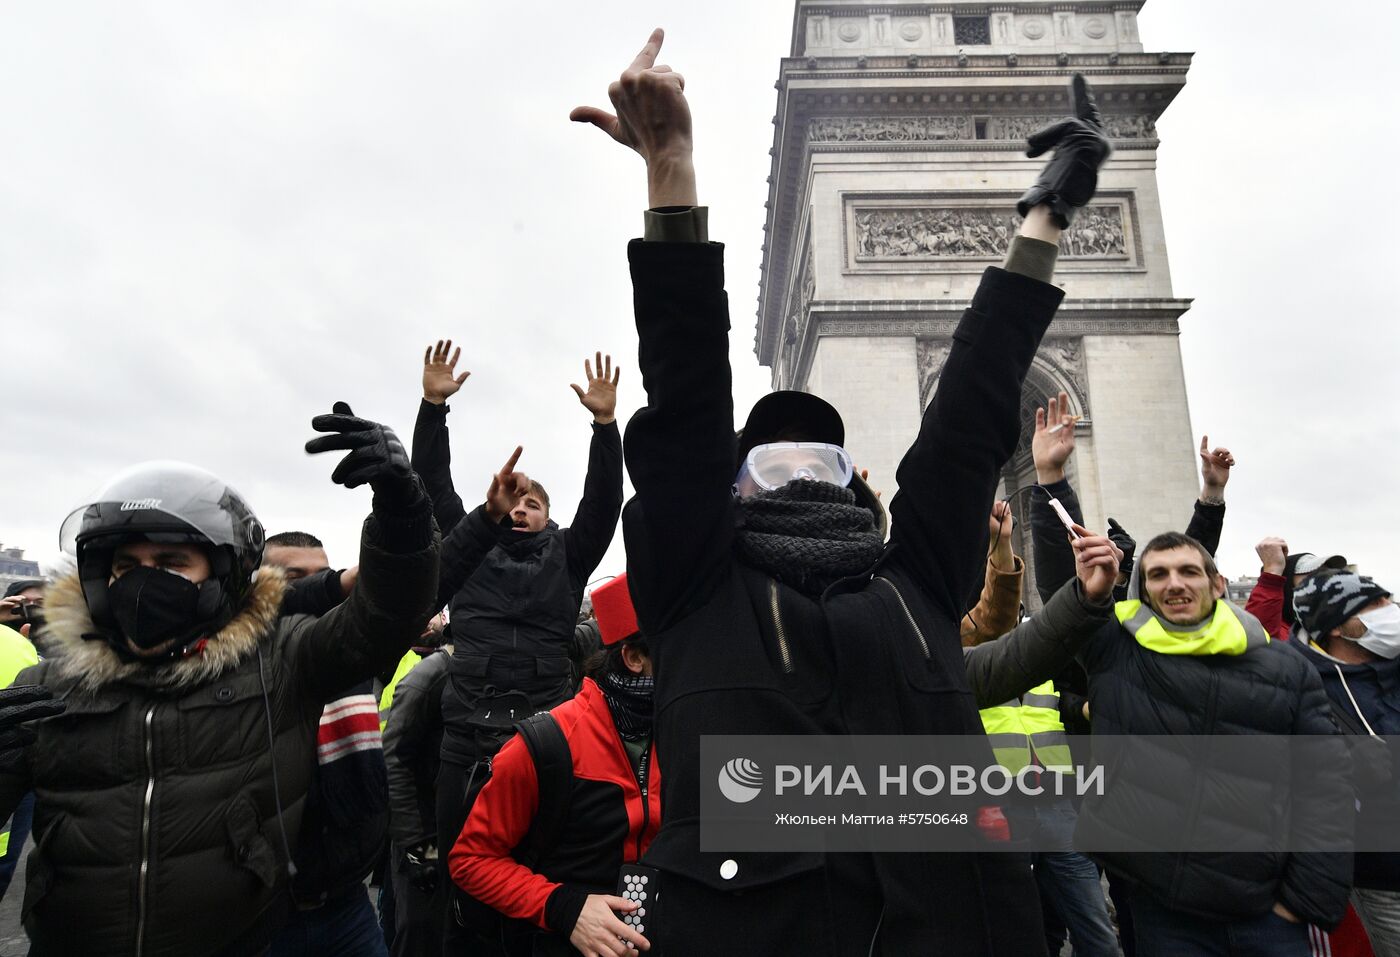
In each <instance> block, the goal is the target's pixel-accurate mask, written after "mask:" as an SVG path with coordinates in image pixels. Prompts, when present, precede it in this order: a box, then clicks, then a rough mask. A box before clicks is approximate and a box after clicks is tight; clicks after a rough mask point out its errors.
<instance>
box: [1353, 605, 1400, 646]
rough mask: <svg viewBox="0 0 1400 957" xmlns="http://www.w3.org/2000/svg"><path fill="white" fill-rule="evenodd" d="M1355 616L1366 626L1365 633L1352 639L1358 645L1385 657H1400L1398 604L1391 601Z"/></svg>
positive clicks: (1399, 614) (1399, 606)
mask: <svg viewBox="0 0 1400 957" xmlns="http://www.w3.org/2000/svg"><path fill="white" fill-rule="evenodd" d="M1356 617H1357V618H1359V619H1361V623H1362V624H1363V625H1365V626H1366V634H1364V635H1362V636H1361V637H1360V638H1356V639H1353V640H1354V641H1355V642H1356V643H1357V644H1358V645H1360V646H1361V647H1362V648H1365V649H1366V650H1367V651H1370V652H1373V653H1375V654H1378V655H1380V656H1381V657H1382V658H1385V659H1394V658H1400V605H1397V604H1395V603H1394V602H1392V603H1391V604H1389V605H1382V606H1381V607H1379V608H1372V609H1371V610H1370V611H1363V612H1361V613H1360V614H1359V615H1357V616H1356Z"/></svg>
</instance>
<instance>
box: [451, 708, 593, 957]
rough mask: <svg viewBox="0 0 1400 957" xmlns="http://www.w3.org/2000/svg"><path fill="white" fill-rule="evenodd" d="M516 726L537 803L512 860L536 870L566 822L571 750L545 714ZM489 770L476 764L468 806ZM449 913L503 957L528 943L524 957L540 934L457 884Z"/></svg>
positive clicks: (570, 793)
mask: <svg viewBox="0 0 1400 957" xmlns="http://www.w3.org/2000/svg"><path fill="white" fill-rule="evenodd" d="M515 728H516V730H517V731H519V733H520V736H521V737H522V738H523V739H524V740H525V747H526V749H527V750H528V751H529V752H530V757H531V758H533V759H534V762H535V779H536V781H537V782H538V787H539V796H540V800H539V807H538V808H537V809H536V811H535V819H534V820H533V821H532V822H530V829H529V830H528V831H526V832H525V836H524V837H523V838H522V839H521V841H520V843H519V844H518V845H517V846H516V848H515V850H514V851H512V852H511V856H512V857H514V858H515V859H516V860H517V861H518V862H520V863H521V864H523V865H524V866H525V867H528V868H530V869H531V870H534V869H535V867H536V866H537V865H538V864H539V862H540V861H541V860H542V859H543V858H544V857H545V856H546V855H547V854H548V853H549V852H550V851H552V850H553V849H554V847H555V846H556V845H557V844H558V843H559V837H560V835H561V834H562V833H563V831H564V824H565V822H566V821H567V820H568V819H569V805H570V803H571V801H572V799H573V787H574V761H573V752H571V751H570V750H569V741H568V739H567V738H565V737H564V732H563V731H562V730H560V728H559V722H557V721H555V720H554V715H552V714H550V713H549V712H548V711H541V712H540V713H539V714H533V715H531V716H530V717H528V718H526V719H525V720H523V721H519V722H516V724H515ZM482 767H485V768H486V769H487V770H486V773H484V774H483V773H481V769H482ZM489 768H490V764H489V763H486V762H482V763H481V764H479V765H478V767H477V771H476V777H475V779H474V780H473V785H472V788H471V793H470V795H469V802H470V803H471V804H474V803H475V802H476V795H477V794H478V793H480V790H481V788H482V787H484V786H485V785H486V782H487V781H489V780H490V779H491V774H490V770H489ZM468 814H470V811H469V812H468ZM452 914H453V917H454V919H455V920H456V921H457V923H458V924H459V925H460V926H462V927H464V928H466V929H467V930H469V931H471V932H472V933H474V934H475V935H477V936H478V937H480V938H482V940H483V942H490V943H493V944H494V943H498V944H499V945H500V946H501V947H502V948H503V949H504V950H505V952H506V953H515V952H518V951H519V950H520V948H521V946H522V944H525V945H527V949H526V951H525V952H526V953H528V952H529V950H528V941H529V940H530V939H531V938H533V937H534V936H535V935H537V934H538V933H539V928H538V927H536V926H535V925H534V924H531V923H529V922H528V921H522V920H510V919H507V918H505V917H503V916H501V914H500V912H499V911H497V910H495V909H494V908H491V907H488V906H486V905H485V904H483V903H481V902H480V901H478V900H477V899H476V898H474V897H471V896H469V895H467V894H465V893H463V891H462V889H461V888H459V887H457V886H456V885H455V884H454V885H453V886H452Z"/></svg>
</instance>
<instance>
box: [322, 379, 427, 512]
mask: <svg viewBox="0 0 1400 957" xmlns="http://www.w3.org/2000/svg"><path fill="white" fill-rule="evenodd" d="M311 427H312V428H313V429H315V430H316V431H317V432H330V433H333V434H331V435H323V436H321V437H320V438H315V439H312V440H311V441H309V442H307V443H306V451H307V452H308V453H310V454H311V455H317V454H319V453H321V452H336V451H345V450H348V451H349V453H350V454H348V455H346V456H345V458H343V459H341V460H340V464H338V465H337V466H336V467H335V471H333V472H331V481H332V482H335V483H336V484H337V485H344V486H345V487H346V488H358V487H359V486H361V485H364V484H365V483H369V486H370V488H372V489H374V494H375V497H376V498H378V499H383V501H384V502H385V503H386V504H388V505H389V506H390V507H404V506H407V505H409V504H411V503H413V502H414V501H415V500H416V499H417V498H418V496H419V495H421V494H422V490H421V487H420V485H419V482H418V476H417V475H415V474H414V472H413V466H412V465H411V464H410V463H409V460H408V452H407V451H405V450H404V447H403V443H402V442H400V441H399V437H398V436H397V435H395V434H394V430H393V429H391V428H389V427H388V426H386V425H380V424H379V423H378V422H371V421H370V420H368V419H361V418H358V417H356V415H355V414H354V413H353V412H351V411H350V406H349V405H348V404H347V403H344V402H337V403H336V404H335V405H334V406H332V407H331V414H330V415H318V416H316V417H315V418H314V419H312V420H311Z"/></svg>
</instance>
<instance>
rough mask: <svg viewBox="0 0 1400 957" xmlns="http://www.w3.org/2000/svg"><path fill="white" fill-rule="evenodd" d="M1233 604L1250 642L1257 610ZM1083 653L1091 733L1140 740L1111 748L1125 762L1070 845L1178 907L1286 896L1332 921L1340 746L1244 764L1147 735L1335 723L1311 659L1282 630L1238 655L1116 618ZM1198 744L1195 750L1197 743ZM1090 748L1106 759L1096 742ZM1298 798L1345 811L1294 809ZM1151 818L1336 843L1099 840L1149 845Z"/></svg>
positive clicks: (1252, 904) (1087, 805)
mask: <svg viewBox="0 0 1400 957" xmlns="http://www.w3.org/2000/svg"><path fill="white" fill-rule="evenodd" d="M1134 585H1136V579H1135V582H1134ZM1136 593H1137V592H1136V588H1135V587H1134V589H1133V594H1136ZM1221 604H1222V605H1223V604H1224V603H1221ZM1217 607H1218V608H1219V606H1217ZM1230 608H1231V609H1233V612H1234V614H1236V615H1237V616H1239V617H1240V619H1241V620H1242V621H1245V622H1246V625H1247V626H1248V627H1249V628H1250V629H1251V631H1252V632H1253V633H1254V634H1255V636H1256V638H1255V640H1256V641H1259V642H1263V641H1265V640H1266V637H1267V636H1266V635H1265V633H1264V630H1263V626H1262V625H1260V624H1259V623H1258V622H1257V621H1255V620H1254V619H1253V617H1252V616H1250V615H1249V614H1248V613H1247V612H1245V611H1244V610H1243V609H1240V608H1236V607H1235V606H1230ZM1224 613H1226V612H1225V611H1223V610H1217V612H1216V614H1224ZM1081 660H1082V661H1083V663H1084V666H1085V668H1086V669H1087V670H1088V672H1089V711H1090V715H1091V716H1092V719H1093V737H1094V740H1095V742H1096V743H1097V742H1098V741H1100V739H1101V736H1105V735H1135V736H1138V738H1137V739H1136V741H1135V744H1134V746H1133V747H1132V748H1123V749H1119V750H1116V751H1115V752H1114V753H1115V754H1116V755H1118V756H1119V757H1120V758H1121V763H1116V764H1114V765H1113V766H1112V767H1110V768H1109V770H1108V774H1107V777H1106V793H1105V794H1104V795H1103V796H1102V797H1099V796H1095V795H1090V796H1089V797H1086V799H1085V802H1084V805H1083V807H1082V808H1081V810H1080V814H1079V824H1078V828H1077V829H1076V835H1075V836H1076V843H1077V844H1078V845H1079V846H1082V847H1085V848H1086V849H1088V850H1089V851H1090V855H1091V856H1092V857H1094V858H1096V859H1097V860H1099V861H1100V862H1101V863H1103V865H1104V866H1105V867H1107V868H1109V869H1110V870H1112V871H1114V872H1115V873H1118V874H1121V875H1122V876H1123V877H1124V878H1126V879H1127V880H1128V881H1129V882H1131V883H1135V884H1139V885H1141V886H1142V888H1143V889H1144V890H1146V891H1148V892H1149V893H1151V894H1152V895H1153V896H1155V897H1156V898H1157V899H1158V900H1159V901H1161V903H1162V904H1163V905H1164V906H1166V907H1168V908H1170V909H1172V910H1180V911H1183V912H1186V913H1190V914H1196V915H1199V916H1203V917H1208V918H1211V919H1215V920H1238V919H1241V918H1249V917H1257V916H1260V915H1262V914H1266V913H1268V912H1269V910H1270V909H1271V908H1272V907H1273V905H1274V904H1275V903H1276V902H1279V903H1282V904H1283V905H1284V906H1285V907H1287V908H1288V909H1289V910H1290V911H1292V912H1293V913H1294V914H1296V915H1298V916H1299V917H1300V918H1302V919H1303V920H1305V921H1307V922H1309V923H1313V924H1317V925H1319V926H1321V927H1326V928H1331V927H1335V926H1336V924H1337V923H1338V922H1339V921H1340V920H1341V919H1342V915H1343V914H1344V913H1345V911H1346V904H1347V893H1348V889H1349V887H1350V884H1351V855H1350V854H1349V853H1345V850H1344V849H1345V848H1348V847H1349V846H1350V840H1351V829H1352V820H1351V816H1350V814H1349V813H1347V812H1348V811H1349V810H1350V807H1351V798H1350V795H1351V790H1350V788H1351V785H1350V764H1349V762H1348V761H1347V758H1346V754H1345V752H1344V750H1342V749H1340V748H1339V749H1336V750H1335V751H1331V750H1328V751H1323V750H1320V749H1319V750H1315V751H1311V752H1309V755H1308V756H1309V758H1311V759H1312V760H1309V761H1307V762H1303V761H1295V762H1292V763H1290V762H1288V761H1286V760H1284V761H1280V762H1278V763H1276V764H1273V765H1272V766H1270V767H1268V768H1267V769H1263V768H1261V767H1260V766H1259V763H1258V762H1255V763H1253V764H1252V765H1251V766H1249V767H1243V768H1242V767H1241V766H1240V765H1239V764H1237V763H1233V762H1232V761H1231V760H1228V759H1227V760H1224V761H1221V762H1219V763H1209V762H1208V759H1207V763H1205V764H1200V763H1197V764H1196V766H1195V767H1193V768H1190V769H1184V768H1182V767H1181V761H1182V760H1183V758H1182V753H1181V752H1177V751H1175V750H1173V749H1170V748H1168V747H1165V746H1164V744H1163V743H1160V742H1154V741H1152V739H1151V738H1143V737H1141V736H1144V735H1263V734H1268V735H1280V736H1282V735H1331V734H1332V733H1333V731H1334V729H1333V726H1332V722H1331V720H1330V717H1329V713H1328V705H1327V698H1326V695H1325V694H1324V693H1323V690H1322V684H1321V682H1320V681H1319V680H1318V677H1317V675H1316V673H1314V671H1313V669H1312V668H1311V667H1310V666H1309V665H1308V663H1307V662H1306V661H1304V660H1303V659H1302V658H1301V657H1300V656H1299V655H1298V654H1296V653H1295V652H1294V651H1292V650H1291V649H1289V648H1287V647H1286V646H1284V645H1282V644H1280V643H1278V642H1274V641H1268V642H1267V643H1261V644H1258V645H1257V646H1253V647H1250V648H1249V650H1247V651H1245V652H1244V653H1243V654H1238V655H1230V654H1212V655H1178V654H1161V653H1159V652H1156V651H1152V650H1149V649H1148V648H1146V647H1144V646H1143V645H1142V644H1140V643H1139V641H1138V640H1137V639H1136V638H1135V637H1134V636H1133V635H1132V634H1130V633H1129V632H1128V631H1127V630H1126V629H1125V628H1124V626H1123V625H1120V624H1119V623H1118V622H1117V621H1113V622H1111V623H1110V624H1108V625H1106V626H1105V627H1104V628H1103V629H1102V630H1101V631H1100V632H1099V634H1098V635H1097V636H1095V638H1094V640H1093V641H1092V642H1091V643H1090V645H1089V646H1088V648H1087V649H1086V650H1085V651H1084V652H1083V653H1082V654H1081ZM1191 753H1192V754H1193V756H1194V757H1195V758H1196V759H1200V758H1201V755H1202V754H1203V752H1200V751H1195V752H1191ZM1095 758H1096V759H1101V758H1100V749H1099V747H1097V746H1096V747H1095ZM1109 760H1110V762H1112V761H1113V760H1114V759H1109ZM1178 772H1179V773H1178ZM1302 807H1307V808H1312V809H1316V808H1318V807H1329V808H1334V809H1337V811H1336V813H1328V814H1317V813H1313V814H1302V813H1298V809H1299V808H1302ZM1143 821H1153V822H1155V830H1156V832H1157V833H1159V834H1163V833H1166V834H1174V835H1178V839H1179V842H1180V846H1182V847H1201V846H1206V845H1214V846H1220V845H1221V844H1224V843H1225V842H1234V841H1239V843H1238V844H1236V845H1234V846H1241V847H1250V848H1258V847H1264V846H1273V847H1279V848H1287V847H1298V846H1309V847H1336V848H1338V849H1342V850H1341V852H1339V853H1287V852H1284V851H1277V852H1272V853H1270V852H1263V851H1258V852H1255V851H1249V852H1243V851H1236V852H1226V851H1213V852H1206V851H1191V852H1182V853H1151V852H1142V851H1139V852H1126V851H1114V852H1105V851H1104V850H1103V849H1104V848H1125V847H1133V846H1141V845H1139V844H1138V839H1139V838H1140V837H1141V835H1142V828H1141V826H1140V823H1141V822H1143ZM1217 838H1218V839H1219V843H1217Z"/></svg>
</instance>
